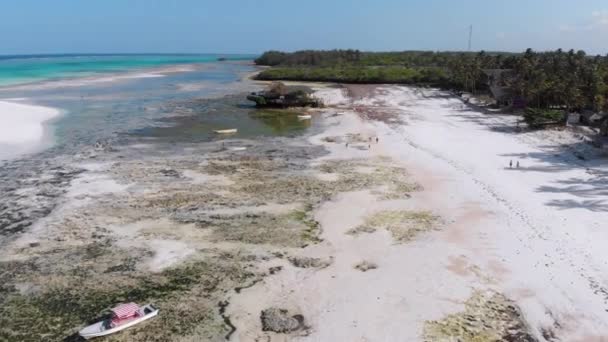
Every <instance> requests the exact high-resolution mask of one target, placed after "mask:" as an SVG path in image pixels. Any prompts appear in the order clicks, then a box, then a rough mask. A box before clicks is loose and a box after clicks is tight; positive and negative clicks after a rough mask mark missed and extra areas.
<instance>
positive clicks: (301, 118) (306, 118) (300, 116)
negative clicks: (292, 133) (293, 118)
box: [298, 114, 312, 120]
mask: <svg viewBox="0 0 608 342" xmlns="http://www.w3.org/2000/svg"><path fill="white" fill-rule="evenodd" d="M311 118H312V115H308V114H305V115H298V119H300V120H310V119H311Z"/></svg>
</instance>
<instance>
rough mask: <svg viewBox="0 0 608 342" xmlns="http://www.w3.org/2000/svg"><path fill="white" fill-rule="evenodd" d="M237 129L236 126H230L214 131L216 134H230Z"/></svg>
mask: <svg viewBox="0 0 608 342" xmlns="http://www.w3.org/2000/svg"><path fill="white" fill-rule="evenodd" d="M237 131H238V130H237V129H236V128H231V129H218V130H215V131H214V132H215V133H217V134H232V133H236V132H237Z"/></svg>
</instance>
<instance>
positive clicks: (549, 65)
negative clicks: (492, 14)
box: [255, 49, 608, 112]
mask: <svg viewBox="0 0 608 342" xmlns="http://www.w3.org/2000/svg"><path fill="white" fill-rule="evenodd" d="M255 63H256V64H258V65H267V66H272V67H273V68H270V69H268V70H265V71H263V72H261V73H260V74H259V75H258V78H260V79H272V80H281V79H285V80H304V81H334V82H352V83H368V82H369V83H403V84H430V85H433V86H437V87H441V88H446V89H453V90H458V91H468V92H479V91H487V84H488V82H487V80H488V77H487V75H486V74H485V73H484V70H488V69H506V70H508V72H505V73H504V74H503V75H504V79H503V80H502V82H503V83H504V86H506V87H509V88H510V89H511V92H512V93H513V96H515V97H518V98H520V99H521V100H522V101H523V102H524V103H526V104H527V105H528V106H529V107H534V108H540V109H567V110H585V109H587V110H594V111H598V112H599V111H608V56H588V55H587V54H586V53H585V52H584V51H574V50H570V51H567V52H566V51H563V50H561V49H559V50H556V51H550V52H535V51H533V50H532V49H528V50H526V51H525V52H524V53H505V52H484V51H481V52H432V51H404V52H361V51H359V50H329V51H314V50H306V51H297V52H293V53H285V52H279V51H268V52H265V53H264V54H263V55H262V56H260V57H259V58H258V59H256V60H255Z"/></svg>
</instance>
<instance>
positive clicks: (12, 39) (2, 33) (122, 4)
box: [0, 0, 608, 54]
mask: <svg viewBox="0 0 608 342" xmlns="http://www.w3.org/2000/svg"><path fill="white" fill-rule="evenodd" d="M471 24H472V25H473V27H474V34H473V49H475V50H479V49H485V50H505V51H521V50H524V49H525V48H527V47H531V48H534V49H536V50H546V49H556V48H559V47H561V48H564V49H570V48H574V49H584V50H586V51H588V52H589V53H593V54H596V53H601V54H606V53H608V1H607V0H577V1H574V0H504V1H502V0H460V1H455V0H375V1H372V0H369V1H366V0H324V1H322V0H305V1H287V0H86V1H85V0H48V1H47V0H0V54H18V53H67V52H224V53H259V52H262V51H264V50H268V49H279V50H298V49H309V48H310V49H332V48H356V49H361V50H412V49H424V50H463V49H466V46H467V35H468V33H467V31H468V26H469V25H471Z"/></svg>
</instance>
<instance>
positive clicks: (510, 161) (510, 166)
mask: <svg viewBox="0 0 608 342" xmlns="http://www.w3.org/2000/svg"><path fill="white" fill-rule="evenodd" d="M512 168H513V159H511V160H509V169H512Z"/></svg>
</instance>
